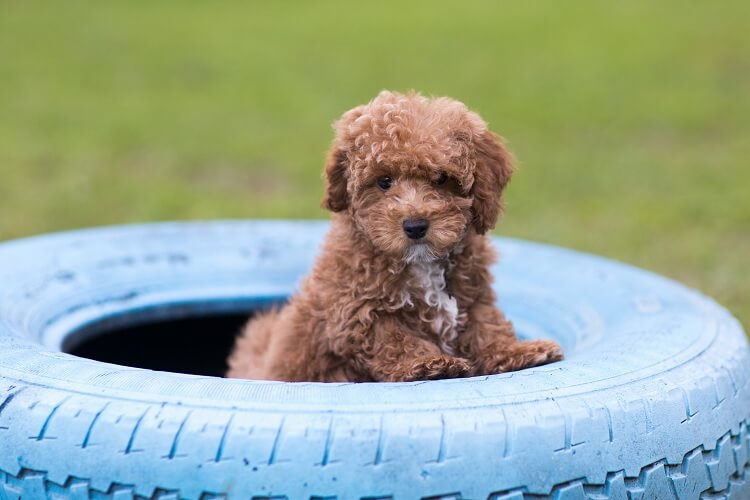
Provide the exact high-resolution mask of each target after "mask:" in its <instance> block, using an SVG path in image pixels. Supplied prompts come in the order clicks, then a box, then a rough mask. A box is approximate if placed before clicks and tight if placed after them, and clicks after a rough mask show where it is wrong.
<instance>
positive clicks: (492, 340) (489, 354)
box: [459, 303, 563, 375]
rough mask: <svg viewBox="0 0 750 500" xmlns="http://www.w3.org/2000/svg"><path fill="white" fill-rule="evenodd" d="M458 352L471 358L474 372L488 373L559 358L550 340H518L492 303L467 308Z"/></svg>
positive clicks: (553, 343)
mask: <svg viewBox="0 0 750 500" xmlns="http://www.w3.org/2000/svg"><path fill="white" fill-rule="evenodd" d="M459 352H461V353H462V354H464V355H465V356H466V357H468V358H469V359H471V360H472V362H473V364H474V373H473V374H474V375H492V374H495V373H503V372H509V371H515V370H521V369H523V368H530V367H532V366H538V365H543V364H546V363H551V362H553V361H560V360H561V359H563V353H562V349H560V346H559V345H558V344H557V343H556V342H553V341H551V340H529V341H519V340H518V339H517V338H516V335H515V333H514V331H513V325H512V324H511V322H510V321H508V320H506V319H505V317H504V316H503V314H502V313H501V312H500V311H499V310H498V309H497V308H496V307H495V306H494V304H481V303H479V304H476V305H474V306H473V307H472V308H471V309H470V311H469V326H468V328H467V330H466V332H464V334H463V335H461V337H460V345H459Z"/></svg>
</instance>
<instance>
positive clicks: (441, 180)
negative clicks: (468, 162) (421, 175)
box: [435, 172, 448, 186]
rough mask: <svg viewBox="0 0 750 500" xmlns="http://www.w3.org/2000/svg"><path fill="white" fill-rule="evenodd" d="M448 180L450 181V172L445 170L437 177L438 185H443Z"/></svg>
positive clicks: (436, 183) (436, 182)
mask: <svg viewBox="0 0 750 500" xmlns="http://www.w3.org/2000/svg"><path fill="white" fill-rule="evenodd" d="M446 182H448V174H446V173H445V172H441V173H440V176H439V177H438V178H437V179H435V185H436V186H442V185H443V184H445V183H446Z"/></svg>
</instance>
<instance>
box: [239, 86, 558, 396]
mask: <svg viewBox="0 0 750 500" xmlns="http://www.w3.org/2000/svg"><path fill="white" fill-rule="evenodd" d="M335 131H336V136H335V139H334V141H333V144H332V146H331V149H330V152H329V154H328V159H327V162H326V167H325V177H326V192H325V196H324V199H323V206H324V207H326V208H328V209H329V210H331V211H332V212H333V213H334V214H333V216H332V225H331V229H330V231H329V233H328V235H327V236H326V239H325V242H324V244H323V249H322V253H321V255H320V257H319V258H318V260H317V262H316V263H315V265H314V267H313V270H312V272H311V274H310V275H309V276H308V277H307V278H306V279H305V280H304V282H303V283H302V285H301V289H300V290H299V292H298V293H297V294H296V295H295V296H293V297H292V298H291V300H290V301H289V303H288V304H287V305H285V306H284V307H282V308H281V309H279V310H274V311H269V312H265V313H260V314H258V315H257V316H256V317H254V318H253V319H251V320H250V321H249V323H248V324H247V326H246V327H245V329H244V332H243V334H242V335H241V336H240V337H239V338H238V340H237V343H236V346H235V348H234V351H233V353H232V354H231V356H230V358H229V366H230V369H229V372H228V374H227V375H228V376H229V377H238V378H251V379H268V380H286V381H323V382H333V381H393V382H398V381H409V380H423V379H436V378H452V377H462V376H470V375H485V374H494V373H500V372H505V371H511V370H518V369H521V368H526V367H529V366H535V365H539V364H544V363H548V362H551V361H556V360H560V359H562V352H561V350H560V347H559V346H558V345H557V344H556V343H554V342H552V341H548V340H535V341H526V342H521V341H518V340H517V339H516V336H515V334H514V332H513V327H512V325H511V323H510V321H508V320H507V319H506V318H505V317H504V315H503V313H502V312H501V311H500V310H499V309H498V308H497V307H496V305H495V302H496V301H495V295H494V293H493V291H492V288H491V282H492V276H491V274H490V272H489V269H488V266H489V265H490V264H491V263H492V262H493V261H494V260H495V258H496V257H495V253H494V250H493V248H492V245H491V244H490V242H489V239H488V238H487V237H486V236H485V233H486V232H487V231H489V230H490V229H492V228H493V227H494V225H495V222H496V221H497V219H498V215H499V214H500V212H501V209H502V199H501V193H502V191H503V189H504V188H505V186H506V184H507V183H508V181H509V180H510V177H511V174H512V172H513V165H512V161H511V155H510V154H509V152H508V150H507V149H506V148H505V146H504V145H503V142H502V140H501V139H500V138H499V137H497V136H496V135H494V134H492V133H491V132H490V131H489V130H488V129H487V125H486V124H485V122H484V121H483V120H482V119H481V118H480V117H479V115H477V114H476V113H473V112H471V111H469V110H468V109H467V108H466V106H464V104H462V103H460V102H458V101H455V100H453V99H449V98H445V97H440V98H434V99H428V98H425V97H423V96H421V95H419V94H416V93H408V94H400V93H395V92H385V91H384V92H381V93H380V94H379V95H378V96H377V97H376V98H375V99H373V100H372V101H370V102H369V103H368V104H366V105H363V106H358V107H356V108H354V109H352V110H350V111H348V112H346V113H344V115H343V116H342V117H341V119H339V120H338V121H337V122H336V124H335ZM384 176H388V177H390V178H391V179H392V185H391V186H390V187H389V188H388V189H383V188H382V187H380V186H378V183H377V181H378V179H381V178H383V177H384ZM441 181H444V182H441ZM414 218H419V219H425V220H427V221H428V222H429V228H428V230H427V233H426V235H425V236H424V237H423V238H421V239H419V240H413V239H409V238H408V237H407V236H406V234H405V232H404V229H403V222H404V221H405V220H406V219H414Z"/></svg>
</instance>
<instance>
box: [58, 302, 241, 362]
mask: <svg viewBox="0 0 750 500" xmlns="http://www.w3.org/2000/svg"><path fill="white" fill-rule="evenodd" d="M249 316H250V314H249V313H243V314H223V315H216V316H202V317H190V318H182V319H175V320H164V321H158V322H150V323H145V324H139V325H135V326H127V327H123V328H119V329H117V328H115V329H107V330H106V331H101V332H99V333H98V334H97V335H93V336H90V337H88V338H86V339H83V340H82V341H81V342H80V343H77V344H76V345H74V346H72V347H70V348H68V349H65V348H64V350H65V352H67V353H69V354H73V355H75V356H79V357H82V358H88V359H94V360H97V361H103V362H106V363H114V364H117V365H123V366H131V367H135V368H147V369H149V370H159V371H168V372H177V373H189V374H193V375H210V376H215V377H223V376H224V373H225V372H226V370H227V364H226V360H227V356H229V353H230V350H231V349H232V345H233V344H234V339H235V337H236V336H237V335H238V334H239V333H240V330H241V328H242V326H243V325H244V324H245V322H246V321H247V320H248V317H249Z"/></svg>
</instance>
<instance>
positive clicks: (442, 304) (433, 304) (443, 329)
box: [409, 261, 458, 354]
mask: <svg viewBox="0 0 750 500" xmlns="http://www.w3.org/2000/svg"><path fill="white" fill-rule="evenodd" d="M409 271H410V273H411V279H410V283H411V284H412V286H413V287H414V291H415V292H416V293H418V294H419V299H420V300H421V301H423V302H424V303H425V304H426V305H427V306H428V307H430V308H431V309H432V310H431V311H430V314H428V315H427V317H428V318H430V326H431V328H432V331H433V332H434V333H435V335H437V337H438V340H439V343H440V348H441V349H442V350H443V352H445V353H447V354H455V341H456V337H457V334H458V332H457V329H456V326H457V324H458V304H457V303H456V298H455V297H452V296H451V295H450V293H448V289H447V283H446V281H445V269H444V267H443V266H442V265H441V264H440V263H439V262H437V261H418V262H414V263H412V264H411V265H410V266H409Z"/></svg>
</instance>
